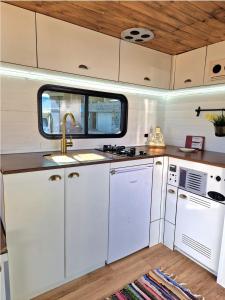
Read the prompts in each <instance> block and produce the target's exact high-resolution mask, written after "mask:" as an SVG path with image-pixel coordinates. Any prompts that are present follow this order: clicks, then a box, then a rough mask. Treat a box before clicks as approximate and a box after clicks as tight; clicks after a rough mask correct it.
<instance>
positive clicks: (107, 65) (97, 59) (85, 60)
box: [37, 14, 119, 80]
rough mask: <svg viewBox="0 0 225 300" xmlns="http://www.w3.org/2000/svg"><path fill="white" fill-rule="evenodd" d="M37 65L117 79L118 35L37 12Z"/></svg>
mask: <svg viewBox="0 0 225 300" xmlns="http://www.w3.org/2000/svg"><path fill="white" fill-rule="evenodd" d="M37 49H38V67H39V68H45V69H50V70H56V71H62V72H68V73H74V74H79V75H86V76H91V77H97V78H104V79H110V80H118V72H119V39H117V38H113V37H110V36H107V35H104V34H102V33H98V32H95V31H92V30H89V29H86V28H82V27H79V26H76V25H73V24H70V23H66V22H64V21H61V20H57V19H54V18H50V17H47V16H44V15H40V14H37Z"/></svg>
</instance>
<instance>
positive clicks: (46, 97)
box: [38, 84, 128, 139]
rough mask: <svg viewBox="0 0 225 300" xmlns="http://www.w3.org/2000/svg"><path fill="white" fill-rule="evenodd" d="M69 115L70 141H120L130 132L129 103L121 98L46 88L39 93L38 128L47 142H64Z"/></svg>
mask: <svg viewBox="0 0 225 300" xmlns="http://www.w3.org/2000/svg"><path fill="white" fill-rule="evenodd" d="M66 113H72V114H73V115H74V117H75V125H74V124H73V123H72V122H71V118H70V117H68V118H67V119H66V124H65V127H66V136H67V138H69V137H71V138H78V139H81V138H85V139H88V138H120V137H123V136H124V135H125V134H126V132H127V117H128V102H127V98H126V97H125V96H124V95H121V94H114V93H106V92H98V91H91V90H84V89H76V88H71V87H64V86H56V85H50V84H47V85H44V86H42V87H41V88H40V89H39V90H38V127H39V132H40V133H41V135H42V136H44V137H45V138H47V139H60V138H62V120H63V117H64V115H65V114H66Z"/></svg>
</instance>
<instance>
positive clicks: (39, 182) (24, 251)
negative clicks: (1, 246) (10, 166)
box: [3, 170, 64, 300]
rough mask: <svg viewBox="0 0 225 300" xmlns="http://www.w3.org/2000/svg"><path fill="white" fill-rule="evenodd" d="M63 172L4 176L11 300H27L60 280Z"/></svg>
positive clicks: (62, 230)
mask: <svg viewBox="0 0 225 300" xmlns="http://www.w3.org/2000/svg"><path fill="white" fill-rule="evenodd" d="M63 177H64V171H63V170H51V171H40V172H29V173H20V174H12V175H4V177H3V180H4V201H5V221H6V237H7V248H8V257H9V274H10V285H11V292H12V299H13V300H17V299H18V300H27V299H31V298H32V297H33V296H35V295H36V294H39V293H41V292H44V291H45V290H46V289H49V288H51V287H52V286H54V285H56V284H58V283H60V282H62V280H63V279H64V179H63Z"/></svg>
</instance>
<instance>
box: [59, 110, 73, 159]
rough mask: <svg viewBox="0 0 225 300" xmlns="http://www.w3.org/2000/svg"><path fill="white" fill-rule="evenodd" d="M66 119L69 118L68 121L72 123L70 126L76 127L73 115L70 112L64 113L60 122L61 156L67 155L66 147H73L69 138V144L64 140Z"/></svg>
mask: <svg viewBox="0 0 225 300" xmlns="http://www.w3.org/2000/svg"><path fill="white" fill-rule="evenodd" d="M68 117H70V119H71V121H72V126H76V119H75V117H74V115H73V114H72V113H71V112H69V113H66V114H65V115H64V116H63V121H62V139H61V153H62V154H65V153H67V147H72V146H73V142H72V139H71V138H70V141H69V142H68V141H67V139H66V120H67V118H68Z"/></svg>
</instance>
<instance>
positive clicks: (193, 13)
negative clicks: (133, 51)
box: [9, 1, 225, 55]
mask: <svg viewBox="0 0 225 300" xmlns="http://www.w3.org/2000/svg"><path fill="white" fill-rule="evenodd" d="M9 3H10V4H13V5H16V6H20V7H23V8H26V9H28V10H32V11H35V12H39V13H41V14H45V15H48V16H51V17H54V18H57V19H60V20H64V21H67V22H69V23H73V24H76V25H80V26H83V27H86V28H89V29H92V30H95V31H98V32H102V33H105V34H108V35H111V36H114V37H118V38H120V34H121V31H123V30H124V29H128V28H131V27H145V28H148V29H151V30H152V31H153V32H154V34H155V39H154V40H152V41H149V42H146V43H140V44H141V45H143V46H145V47H149V48H152V49H156V50H159V51H161V52H164V53H168V54H172V55H175V54H179V53H182V52H186V51H189V50H192V49H196V48H200V47H203V46H205V45H209V44H213V43H216V42H219V41H223V40H225V1H10V2H9Z"/></svg>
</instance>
